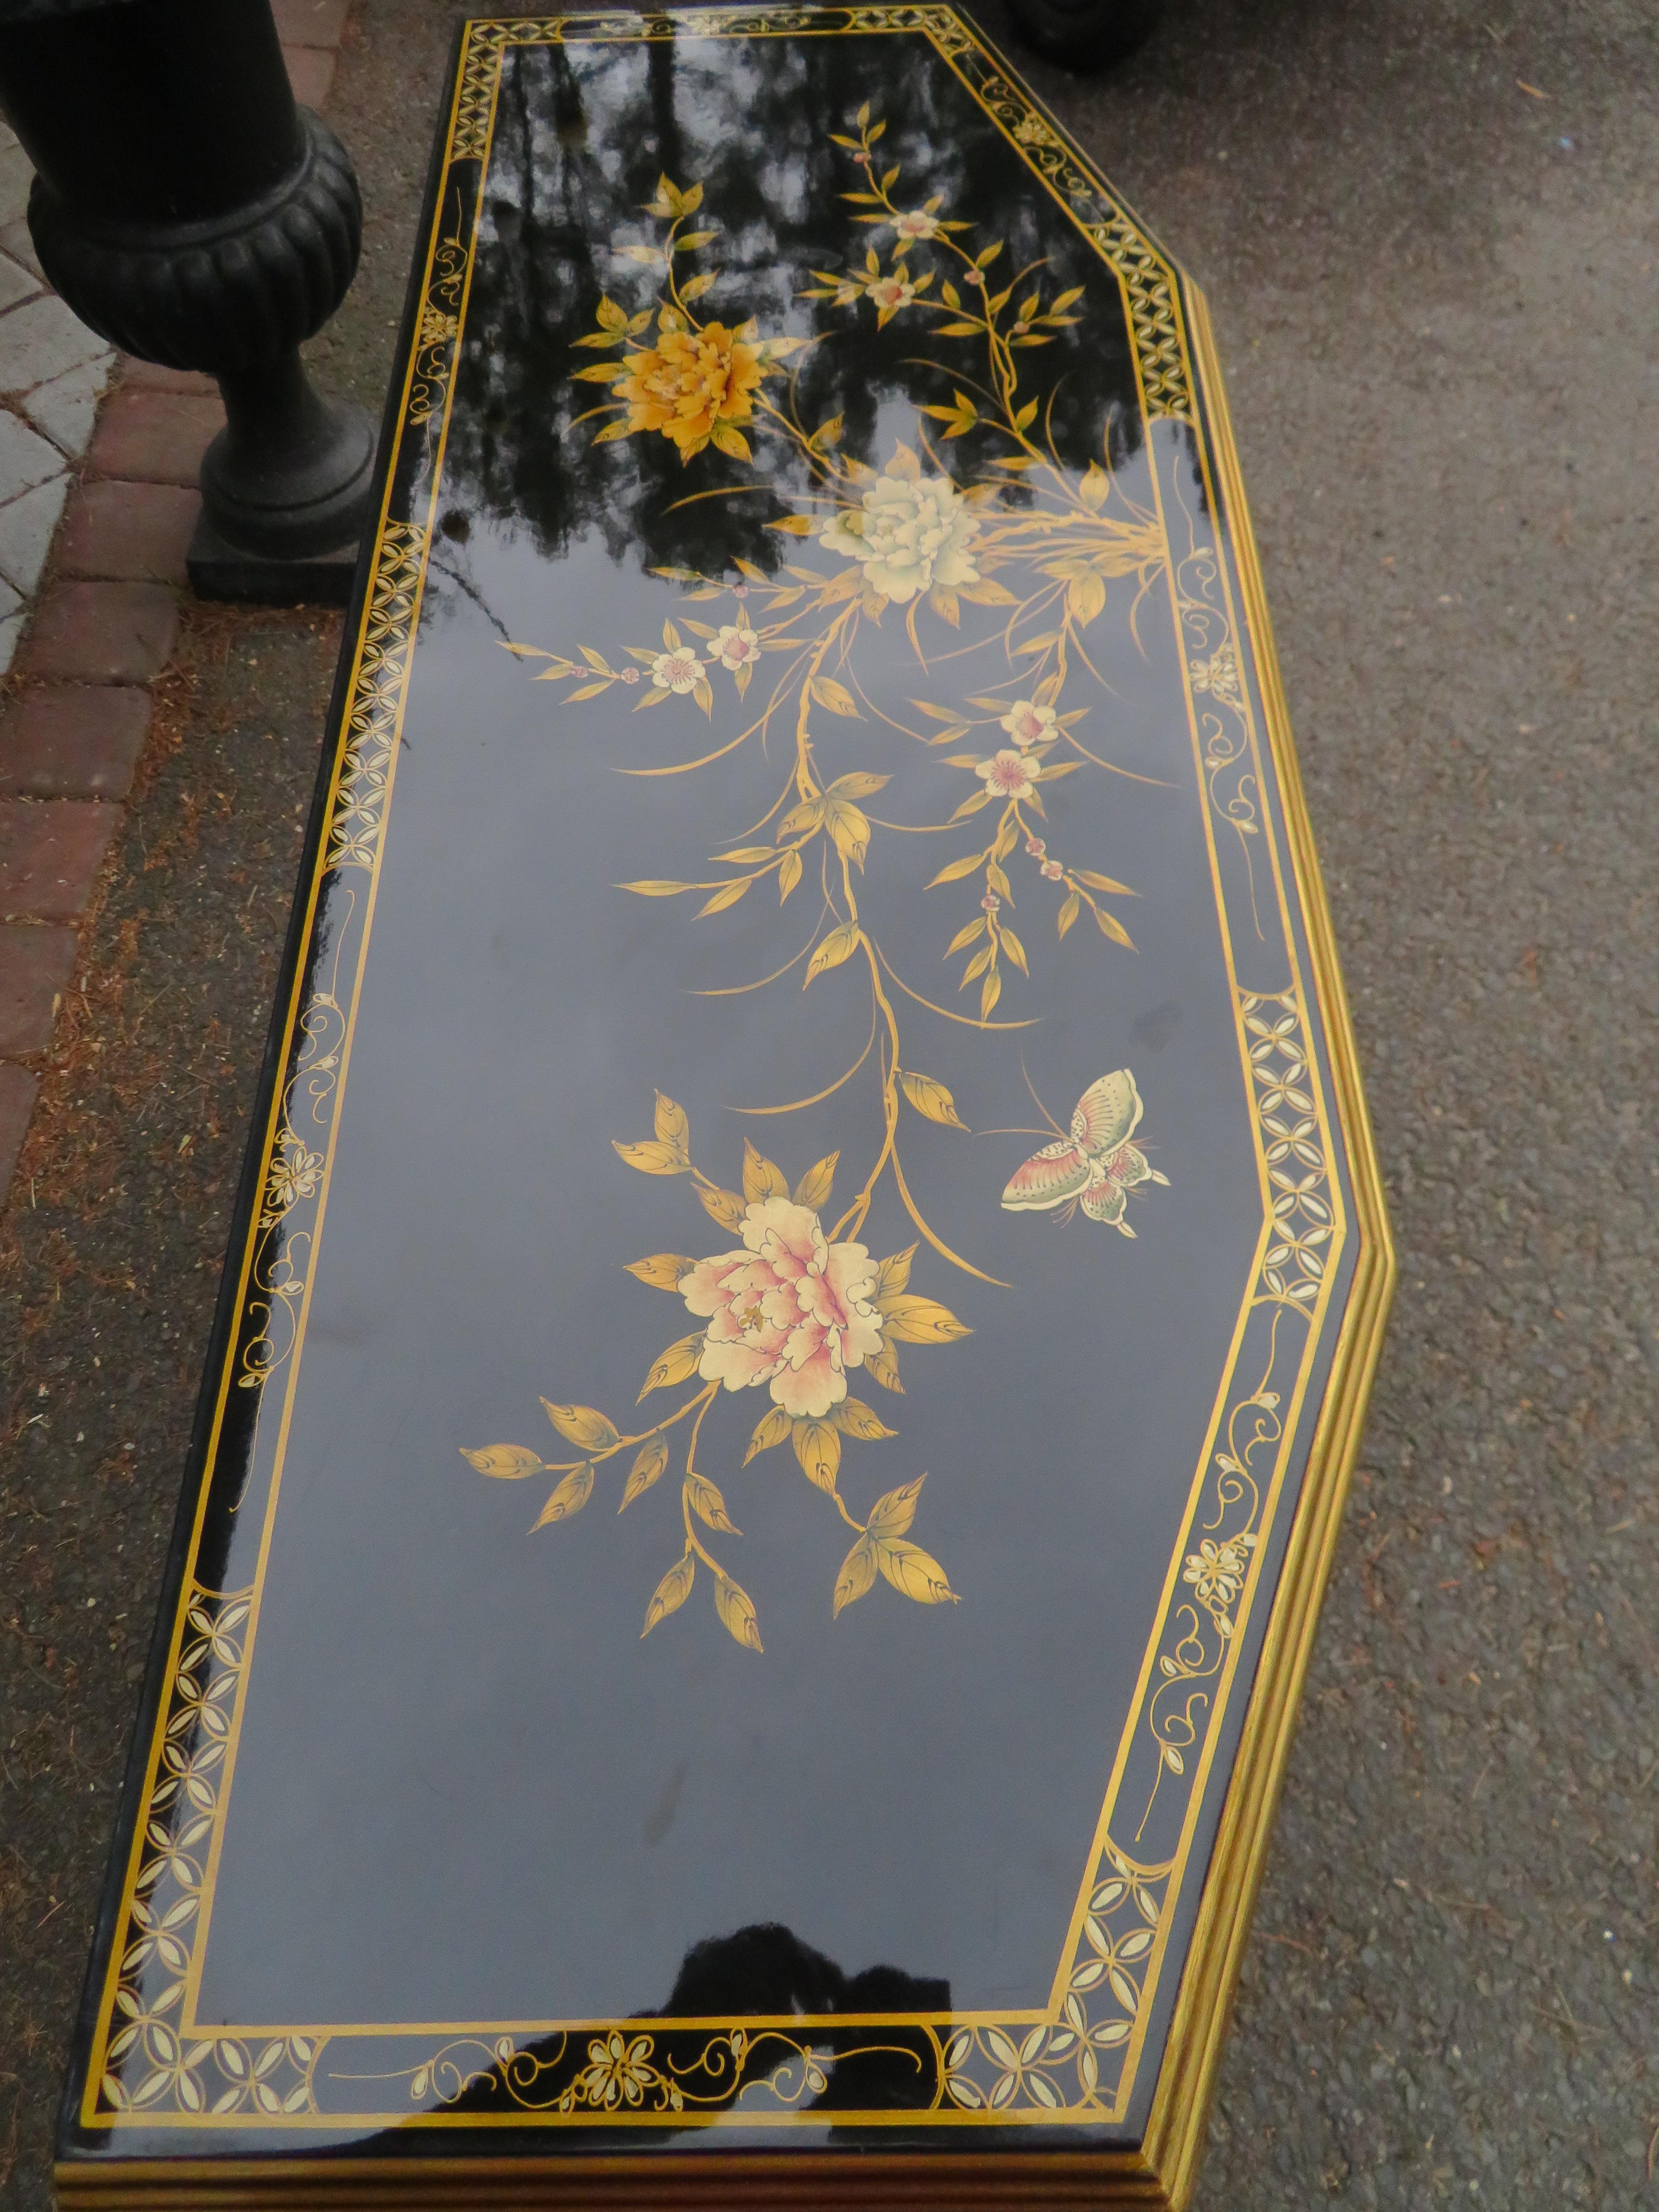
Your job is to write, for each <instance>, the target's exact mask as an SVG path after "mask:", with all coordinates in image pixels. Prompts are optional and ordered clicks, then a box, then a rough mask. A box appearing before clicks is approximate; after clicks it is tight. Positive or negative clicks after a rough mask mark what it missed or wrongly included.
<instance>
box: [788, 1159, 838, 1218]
mask: <svg viewBox="0 0 1659 2212" xmlns="http://www.w3.org/2000/svg"><path fill="white" fill-rule="evenodd" d="M839 1158H841V1154H840V1153H839V1152H826V1153H825V1154H824V1156H823V1158H822V1159H821V1160H818V1161H817V1162H815V1163H814V1164H813V1165H812V1166H811V1167H810V1168H808V1169H807V1170H806V1173H805V1175H804V1176H802V1177H801V1179H800V1181H799V1182H798V1183H797V1184H796V1185H795V1203H796V1205H797V1206H811V1209H812V1211H813V1212H814V1213H819V1212H822V1211H823V1208H824V1207H825V1206H828V1205H829V1194H830V1192H831V1191H832V1190H833V1189H834V1188H835V1187H836V1161H837V1160H838V1159H839Z"/></svg>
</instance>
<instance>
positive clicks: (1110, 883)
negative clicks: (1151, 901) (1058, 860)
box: [1072, 868, 1137, 898]
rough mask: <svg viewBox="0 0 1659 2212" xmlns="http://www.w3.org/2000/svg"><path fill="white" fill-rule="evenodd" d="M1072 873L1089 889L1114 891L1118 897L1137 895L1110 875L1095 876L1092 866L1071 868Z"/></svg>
mask: <svg viewBox="0 0 1659 2212" xmlns="http://www.w3.org/2000/svg"><path fill="white" fill-rule="evenodd" d="M1072 873H1073V875H1074V876H1075V877H1076V878H1077V879H1078V881H1079V883H1080V884H1088V886H1089V888H1090V890H1097V891H1115V893H1116V895H1117V896H1118V897H1119V898H1133V897H1135V896H1137V895H1136V893H1135V892H1133V891H1132V890H1130V889H1129V886H1128V885H1127V884H1120V883H1116V882H1115V881H1114V880H1113V878H1111V877H1110V876H1097V874H1096V873H1095V872H1094V870H1093V869H1092V868H1073V871H1072Z"/></svg>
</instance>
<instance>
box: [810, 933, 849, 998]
mask: <svg viewBox="0 0 1659 2212" xmlns="http://www.w3.org/2000/svg"><path fill="white" fill-rule="evenodd" d="M858 943H859V926H858V924H857V922H855V921H843V922H842V924H841V925H840V926H839V927H837V928H835V929H832V930H831V931H830V932H829V935H828V936H827V937H822V938H820V939H818V943H817V948H816V950H815V951H814V952H813V954H812V957H811V959H810V960H809V961H808V962H807V963H806V982H807V983H810V982H811V981H812V978H813V977H814V976H815V975H823V972H824V970H825V969H826V968H839V967H840V966H841V964H842V961H843V960H850V959H851V957H853V955H854V952H856V951H857V950H858ZM805 987H806V984H805V983H803V984H802V986H801V988H802V989H803V990H805Z"/></svg>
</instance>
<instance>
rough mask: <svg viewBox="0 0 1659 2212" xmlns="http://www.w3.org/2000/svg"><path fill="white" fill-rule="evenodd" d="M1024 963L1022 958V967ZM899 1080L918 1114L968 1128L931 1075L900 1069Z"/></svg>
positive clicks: (963, 1128) (909, 1069)
mask: <svg viewBox="0 0 1659 2212" xmlns="http://www.w3.org/2000/svg"><path fill="white" fill-rule="evenodd" d="M1005 935H1006V932H1005ZM952 949H953V950H954V948H952ZM1024 964H1025V963H1024V960H1023V959H1022V960H1021V962H1020V965H1021V967H1022V968H1023V967H1024ZM899 1081H900V1083H901V1084H902V1085H903V1086H904V1095H905V1097H907V1098H908V1100H909V1102H910V1103H911V1104H912V1105H913V1106H914V1107H915V1109H916V1111H917V1113H918V1114H921V1115H926V1117H927V1120H928V1121H937V1122H939V1124H940V1126H941V1127H944V1128H946V1129H962V1130H966V1128H967V1126H968V1125H967V1123H966V1122H965V1121H962V1120H961V1119H960V1117H959V1116H958V1115H957V1102H956V1100H955V1099H954V1098H952V1097H951V1094H950V1092H949V1091H947V1090H946V1089H945V1085H943V1084H942V1083H939V1082H936V1081H935V1080H934V1079H933V1077H932V1076H931V1075H918V1074H917V1073H916V1072H915V1069H914V1068H911V1067H903V1068H901V1069H900V1070H899Z"/></svg>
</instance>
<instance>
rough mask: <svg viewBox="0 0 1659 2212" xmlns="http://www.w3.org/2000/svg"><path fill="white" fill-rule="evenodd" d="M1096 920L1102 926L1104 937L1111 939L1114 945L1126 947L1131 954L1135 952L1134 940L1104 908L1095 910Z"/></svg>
mask: <svg viewBox="0 0 1659 2212" xmlns="http://www.w3.org/2000/svg"><path fill="white" fill-rule="evenodd" d="M1095 920H1096V921H1097V922H1098V923H1099V924H1100V930H1101V934H1102V936H1103V937H1109V938H1110V939H1111V940H1112V942H1113V944H1114V945H1126V946H1127V948H1128V950H1129V951H1131V952H1133V951H1134V949H1135V946H1134V939H1133V938H1132V937H1131V936H1130V934H1129V933H1128V931H1127V929H1125V927H1123V924H1122V923H1121V921H1118V920H1117V919H1116V917H1115V915H1109V914H1108V913H1107V911H1106V909H1105V908H1104V907H1098V906H1097V908H1095Z"/></svg>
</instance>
